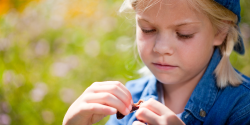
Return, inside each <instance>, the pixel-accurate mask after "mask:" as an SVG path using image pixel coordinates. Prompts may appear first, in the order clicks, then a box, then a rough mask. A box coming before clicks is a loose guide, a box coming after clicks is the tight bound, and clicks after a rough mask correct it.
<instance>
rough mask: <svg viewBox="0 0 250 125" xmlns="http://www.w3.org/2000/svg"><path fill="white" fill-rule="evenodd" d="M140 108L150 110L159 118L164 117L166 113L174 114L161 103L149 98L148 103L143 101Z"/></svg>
mask: <svg viewBox="0 0 250 125" xmlns="http://www.w3.org/2000/svg"><path fill="white" fill-rule="evenodd" d="M141 107H145V108H147V109H149V110H151V111H152V112H154V113H155V114H157V115H159V116H161V115H164V114H166V113H167V114H175V113H174V112H173V111H171V110H170V109H169V108H168V107H166V106H165V105H163V104H162V103H160V102H158V101H156V100H154V99H153V98H151V99H149V100H148V101H145V102H144V103H142V104H141V105H140V108H141Z"/></svg>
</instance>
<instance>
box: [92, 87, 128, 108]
mask: <svg viewBox="0 0 250 125" xmlns="http://www.w3.org/2000/svg"><path fill="white" fill-rule="evenodd" d="M93 92H94V93H102V92H108V93H111V94H113V95H114V96H116V97H117V98H118V99H120V100H121V101H122V102H123V103H124V104H125V105H126V106H127V108H130V107H131V100H132V98H131V97H130V96H128V95H127V93H125V92H124V91H123V90H122V89H121V88H120V87H118V86H116V85H110V84H109V85H102V86H101V87H100V86H99V87H95V88H94V89H93Z"/></svg>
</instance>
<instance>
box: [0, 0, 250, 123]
mask: <svg viewBox="0 0 250 125" xmlns="http://www.w3.org/2000/svg"><path fill="white" fill-rule="evenodd" d="M122 2H123V1H122V0H0V125H10V124H11V125H60V124H62V120H63V117H64V115H65V113H66V111H67V109H68V108H69V106H70V105H71V103H72V102H73V101H74V100H75V99H76V98H77V97H78V96H79V95H80V94H81V93H82V92H83V91H84V90H85V89H86V87H88V86H89V85H90V84H92V83H93V82H95V81H106V80H119V81H121V82H122V83H126V82H127V81H128V80H132V79H136V78H139V77H140V75H139V74H138V73H137V71H138V70H139V69H140V68H141V67H142V64H141V62H140V60H139V59H137V58H136V57H135V56H134V55H136V54H135V53H134V52H135V51H134V50H135V48H134V37H135V36H134V35H135V30H134V28H135V27H134V22H133V21H134V20H133V19H132V18H130V17H127V16H123V15H120V14H119V13H118V9H119V7H120V5H121V4H122ZM241 4H242V7H243V8H242V22H241V24H240V26H241V31H242V36H243V37H244V40H245V46H246V50H247V52H246V54H245V55H244V56H239V55H237V54H236V53H233V54H232V56H231V62H232V63H233V65H234V66H235V68H236V69H238V70H240V71H241V72H242V73H244V74H246V75H248V76H250V51H249V49H250V47H249V38H250V26H249V24H250V8H249V6H250V1H249V0H241ZM107 119H108V117H107V118H105V119H103V120H102V121H100V122H98V123H97V124H100V125H102V124H105V122H106V121H107Z"/></svg>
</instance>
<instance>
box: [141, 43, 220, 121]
mask: <svg viewBox="0 0 250 125" xmlns="http://www.w3.org/2000/svg"><path fill="white" fill-rule="evenodd" d="M220 60H221V54H220V51H219V49H218V48H216V49H215V50H214V53H213V55H212V58H211V60H210V62H209V65H208V67H207V69H206V71H205V73H204V74H203V76H202V78H201V80H200V81H199V83H198V84H197V86H196V87H195V89H194V91H193V93H192V95H191V97H190V98H189V100H188V102H187V104H186V106H185V110H186V111H189V112H191V113H192V114H193V115H194V116H195V117H196V118H197V119H199V120H201V121H204V119H205V117H202V116H201V115H200V111H205V112H206V113H208V112H209V110H210V109H211V107H212V105H213V104H214V102H215V100H216V96H217V94H218V91H219V88H218V87H217V86H216V77H215V74H214V70H215V68H216V67H217V65H218V64H219V62H220ZM158 84H160V83H159V82H157V79H156V78H155V76H151V78H150V80H149V81H148V85H147V86H146V87H145V89H144V91H143V93H142V95H141V99H143V100H145V101H146V100H148V99H150V98H154V99H155V100H159V96H158V93H157V92H158V91H159V90H157V86H158Z"/></svg>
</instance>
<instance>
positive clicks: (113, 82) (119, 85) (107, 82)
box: [93, 81, 132, 103]
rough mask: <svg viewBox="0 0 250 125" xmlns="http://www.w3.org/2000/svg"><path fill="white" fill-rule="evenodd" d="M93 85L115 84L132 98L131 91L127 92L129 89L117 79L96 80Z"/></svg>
mask: <svg viewBox="0 0 250 125" xmlns="http://www.w3.org/2000/svg"><path fill="white" fill-rule="evenodd" d="M93 85H97V86H100V85H115V86H118V87H120V88H121V89H122V90H123V91H124V92H125V93H126V95H127V96H128V97H129V99H132V96H131V93H130V92H129V90H128V89H127V88H126V87H125V86H124V85H123V84H122V83H121V82H119V81H105V82H96V83H94V84H93ZM131 103H132V102H131Z"/></svg>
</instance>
